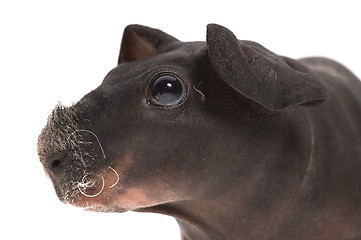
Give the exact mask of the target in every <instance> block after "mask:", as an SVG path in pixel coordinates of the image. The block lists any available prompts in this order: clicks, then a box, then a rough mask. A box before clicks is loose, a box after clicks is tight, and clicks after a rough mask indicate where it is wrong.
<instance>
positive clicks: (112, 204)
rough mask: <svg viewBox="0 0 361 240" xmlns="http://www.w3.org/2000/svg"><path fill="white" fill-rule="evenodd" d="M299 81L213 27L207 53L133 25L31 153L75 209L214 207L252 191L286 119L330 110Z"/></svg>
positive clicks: (257, 49) (308, 83) (256, 48)
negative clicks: (110, 61)
mask: <svg viewBox="0 0 361 240" xmlns="http://www.w3.org/2000/svg"><path fill="white" fill-rule="evenodd" d="M262 71H263V72H262ZM306 72H307V69H305V68H304V67H303V66H302V65H300V64H298V63H297V62H296V61H294V60H291V59H287V58H283V57H280V56H278V55H276V54H274V53H272V52H270V51H268V50H267V49H265V48H263V47H262V46H260V45H258V44H256V43H252V42H240V41H238V40H237V39H236V38H235V37H234V35H233V34H232V33H231V32H230V31H229V30H228V29H225V28H223V27H220V26H218V25H209V26H208V34H207V42H181V41H179V40H177V39H175V38H174V37H172V36H169V35H167V34H166V33H164V32H162V31H159V30H156V29H151V28H148V27H143V26H139V25H130V26H128V27H127V28H126V29H125V31H124V35H123V40H122V43H121V50H120V54H119V60H118V66H117V67H115V68H114V69H113V70H111V71H110V72H109V73H108V75H107V76H106V77H105V79H104V81H103V82H102V84H101V85H100V86H99V87H98V88H96V89H95V90H93V91H92V92H90V93H89V94H87V95H85V96H84V97H83V98H82V99H81V100H80V101H79V102H78V103H76V104H74V105H73V106H70V107H64V106H62V105H59V106H57V107H56V108H55V109H54V111H53V113H52V114H51V115H50V116H49V119H48V123H47V125H46V126H45V128H44V129H43V131H42V133H41V135H40V137H39V141H38V153H39V156H40V159H41V162H42V163H43V166H44V169H45V171H46V173H47V175H48V176H49V177H50V179H51V180H52V182H53V185H54V188H55V190H56V193H57V195H58V197H59V198H60V200H62V201H63V202H65V203H70V204H73V205H75V206H78V207H83V208H87V209H91V210H95V211H118V212H121V211H127V210H136V209H144V208H147V207H152V206H157V205H160V204H164V203H169V202H178V201H185V200H200V199H211V198H214V197H216V196H218V195H219V194H221V193H222V192H224V191H227V189H230V188H232V187H234V186H235V185H238V186H239V182H244V183H246V182H247V179H248V178H249V176H250V175H252V169H255V166H256V165H257V164H258V163H259V161H261V160H262V159H264V157H265V156H266V155H267V154H268V153H269V152H268V151H267V150H266V149H262V146H263V145H262V144H263V143H264V141H266V140H265V139H269V138H271V137H274V138H277V135H278V134H279V132H277V130H278V129H279V128H278V127H279V126H280V125H281V124H282V123H280V121H279V119H280V115H281V114H280V113H281V112H282V110H283V109H286V108H288V107H295V106H298V105H306V104H307V105H312V104H313V105H314V104H319V103H321V102H322V101H324V100H325V99H326V95H325V93H324V91H323V88H322V84H321V82H320V81H319V80H318V79H317V78H316V77H315V76H313V75H312V74H311V73H308V72H307V73H306ZM290 79H291V80H292V81H290ZM255 149H257V151H255ZM236 182H237V184H236Z"/></svg>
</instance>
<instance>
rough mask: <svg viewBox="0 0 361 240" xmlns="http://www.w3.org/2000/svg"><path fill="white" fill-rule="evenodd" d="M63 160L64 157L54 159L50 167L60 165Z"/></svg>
mask: <svg viewBox="0 0 361 240" xmlns="http://www.w3.org/2000/svg"><path fill="white" fill-rule="evenodd" d="M62 162H63V159H57V160H54V161H53V162H52V163H51V164H50V169H53V168H57V167H59V166H60V165H61V163H62Z"/></svg>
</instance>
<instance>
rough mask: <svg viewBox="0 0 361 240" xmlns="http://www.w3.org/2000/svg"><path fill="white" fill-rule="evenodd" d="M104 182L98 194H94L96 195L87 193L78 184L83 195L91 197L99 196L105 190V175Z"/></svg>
mask: <svg viewBox="0 0 361 240" xmlns="http://www.w3.org/2000/svg"><path fill="white" fill-rule="evenodd" d="M102 182H103V185H102V189H100V191H99V192H98V193H97V194H94V195H89V194H86V193H85V192H83V191H82V190H81V189H80V187H79V185H78V190H79V192H80V193H81V194H82V195H84V196H86V197H89V198H92V197H96V196H99V195H100V194H101V193H102V192H103V190H104V185H105V181H104V178H103V177H102Z"/></svg>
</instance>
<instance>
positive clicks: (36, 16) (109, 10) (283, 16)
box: [0, 0, 361, 240]
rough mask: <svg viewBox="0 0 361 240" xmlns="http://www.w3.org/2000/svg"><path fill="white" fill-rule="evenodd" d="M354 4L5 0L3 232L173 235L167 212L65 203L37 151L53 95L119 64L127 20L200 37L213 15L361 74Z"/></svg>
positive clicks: (91, 82) (239, 30) (72, 96)
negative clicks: (105, 210) (112, 210)
mask: <svg viewBox="0 0 361 240" xmlns="http://www.w3.org/2000/svg"><path fill="white" fill-rule="evenodd" d="M358 2H359V1H347V0H344V1H338V2H336V1H330V0H327V1H316V0H303V1H268V0H266V1H256V0H253V1H234V2H231V1H226V0H221V1H210V0H208V1H195V0H192V1H188V0H179V1H170V0H168V1H163V2H162V1H156V0H147V1H144V2H140V1H121V0H118V1H106V0H102V1H91V0H88V1H76V0H71V1H66V0H62V1H50V0H47V1H37V0H32V1H25V0H24V1H17V0H8V1H6V0H1V2H0V84H1V85H0V91H1V93H0V104H1V108H0V114H1V115H0V121H1V124H0V134H1V135H0V150H1V152H0V161H1V163H0V168H1V173H0V184H1V185H0V186H1V188H0V207H1V209H0V220H1V224H0V239H38V240H41V239H87V240H91V239H157V240H159V239H179V230H178V226H177V224H176V222H175V221H174V220H173V219H172V218H170V217H166V216H161V215H156V214H144V213H141V214H139V213H138V214H136V213H124V214H101V213H90V212H85V211H82V210H80V209H76V208H73V207H70V206H66V205H63V204H61V203H60V202H59V201H58V199H57V198H56V196H55V193H54V191H53V188H52V186H51V183H50V181H49V180H48V179H47V178H46V177H45V174H44V172H43V169H42V166H41V164H40V163H39V161H38V158H37V155H36V143H37V136H38V135H39V133H40V131H41V128H42V127H43V126H44V124H45V122H46V119H47V116H48V114H49V113H50V111H51V109H52V108H53V107H54V106H55V104H56V103H57V101H61V102H63V103H64V104H66V105H69V104H71V103H73V102H76V101H77V100H79V99H80V98H81V97H82V96H83V95H84V94H85V93H87V92H89V91H90V90H92V89H94V88H96V87H97V86H98V85H99V84H100V83H101V81H102V79H103V77H104V76H105V75H106V73H107V72H108V71H109V70H110V69H112V68H113V67H115V65H116V62H117V57H118V51H119V45H120V41H121V36H122V32H123V29H124V27H125V26H126V25H128V24H132V23H139V24H143V25H148V26H151V27H155V28H160V29H162V30H163V31H165V32H167V33H169V34H171V35H173V36H175V37H177V38H178V39H180V40H183V41H193V40H203V41H204V40H205V31H206V24H207V23H211V22H214V23H218V24H222V25H224V26H226V27H228V28H230V29H231V30H232V31H233V32H234V33H235V34H236V35H237V37H238V38H239V39H249V40H254V41H257V42H259V43H261V44H262V45H264V46H265V47H267V48H269V49H270V50H272V51H274V52H276V53H278V54H281V55H286V56H289V57H293V58H299V57H306V56H314V55H317V56H326V57H330V58H333V59H336V60H338V61H340V62H342V63H343V64H345V65H346V66H348V67H349V68H350V69H351V70H352V71H353V72H354V73H355V74H356V75H358V76H359V77H360V76H361V68H360V60H359V58H360V55H361V46H360V44H361V34H360V29H361V27H360V25H361V14H360V5H359V3H358ZM360 94H361V93H360Z"/></svg>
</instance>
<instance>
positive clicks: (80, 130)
mask: <svg viewBox="0 0 361 240" xmlns="http://www.w3.org/2000/svg"><path fill="white" fill-rule="evenodd" d="M74 132H86V133H90V134H92V135H93V136H94V137H95V138H96V140H97V142H98V144H99V147H100V150H101V151H102V153H103V157H104V158H107V157H106V156H105V152H104V149H103V147H102V145H101V143H100V141H99V138H98V136H97V135H96V134H95V133H93V132H92V131H89V130H85V129H79V130H75V131H74Z"/></svg>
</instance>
